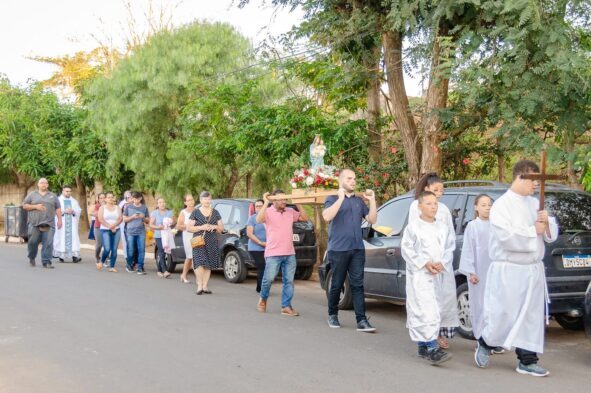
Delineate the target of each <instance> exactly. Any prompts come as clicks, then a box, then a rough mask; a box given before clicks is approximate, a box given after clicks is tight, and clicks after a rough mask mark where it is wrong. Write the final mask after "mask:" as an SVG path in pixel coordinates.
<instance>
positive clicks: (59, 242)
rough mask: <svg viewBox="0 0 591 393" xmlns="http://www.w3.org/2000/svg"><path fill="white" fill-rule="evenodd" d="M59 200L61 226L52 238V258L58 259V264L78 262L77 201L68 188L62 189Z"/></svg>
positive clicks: (78, 212) (78, 219)
mask: <svg viewBox="0 0 591 393" xmlns="http://www.w3.org/2000/svg"><path fill="white" fill-rule="evenodd" d="M59 200H60V204H61V206H62V222H63V225H62V227H61V228H60V229H56V231H55V236H54V237H53V257H54V258H59V260H60V262H63V261H64V259H72V261H73V262H79V261H80V260H81V258H80V235H79V234H78V225H79V223H80V214H81V213H82V209H81V208H80V204H78V201H77V200H76V199H74V198H72V188H71V187H70V186H64V187H63V188H62V195H60V197H59ZM56 228H57V227H56Z"/></svg>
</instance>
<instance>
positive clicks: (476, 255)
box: [459, 194, 505, 353]
mask: <svg viewBox="0 0 591 393" xmlns="http://www.w3.org/2000/svg"><path fill="white" fill-rule="evenodd" d="M492 204H493V200H492V198H491V197H490V196H488V195H486V194H480V195H478V196H477V197H476V199H475V200H474V214H475V216H476V217H475V219H474V220H472V221H470V222H469V223H468V225H467V226H466V230H465V231H464V244H463V246H462V256H461V258H460V268H459V271H460V273H462V274H463V275H465V276H466V277H467V278H468V294H469V298H470V321H471V322H472V332H473V334H474V338H475V339H476V340H478V339H479V338H480V336H481V335H482V326H483V313H482V305H483V303H484V288H485V285H486V274H487V272H488V267H489V266H490V263H491V259H490V256H489V255H488V242H489V238H490V221H489V220H488V218H489V215H490V209H491V207H492ZM503 352H505V350H504V349H503V348H502V347H495V348H493V350H492V353H503Z"/></svg>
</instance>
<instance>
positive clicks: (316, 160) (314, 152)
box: [310, 134, 326, 169]
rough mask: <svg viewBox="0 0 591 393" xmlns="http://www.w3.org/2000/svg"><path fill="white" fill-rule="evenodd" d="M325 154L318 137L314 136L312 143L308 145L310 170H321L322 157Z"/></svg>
mask: <svg viewBox="0 0 591 393" xmlns="http://www.w3.org/2000/svg"><path fill="white" fill-rule="evenodd" d="M325 154H326V146H325V145H324V141H323V140H322V138H321V137H320V134H316V136H315V137H314V142H312V144H311V145H310V165H311V168H312V169H318V168H322V167H323V166H324V155H325Z"/></svg>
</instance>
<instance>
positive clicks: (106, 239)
mask: <svg viewBox="0 0 591 393" xmlns="http://www.w3.org/2000/svg"><path fill="white" fill-rule="evenodd" d="M101 238H102V239H103V255H102V257H101V262H102V263H105V261H106V260H107V257H108V256H109V254H110V257H111V260H110V264H109V266H110V267H111V268H113V267H115V261H116V260H117V247H118V246H119V239H120V238H121V230H120V229H117V230H116V231H115V233H113V231H111V230H110V229H101Z"/></svg>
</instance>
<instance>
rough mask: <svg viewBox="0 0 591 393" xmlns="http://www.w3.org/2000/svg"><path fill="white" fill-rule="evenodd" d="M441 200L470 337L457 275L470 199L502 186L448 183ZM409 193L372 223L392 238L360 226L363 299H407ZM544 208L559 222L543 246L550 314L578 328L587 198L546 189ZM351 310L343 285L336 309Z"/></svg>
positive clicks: (323, 279)
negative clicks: (554, 236)
mask: <svg viewBox="0 0 591 393" xmlns="http://www.w3.org/2000/svg"><path fill="white" fill-rule="evenodd" d="M445 186H446V189H445V194H444V195H443V196H442V197H441V202H443V203H445V204H446V205H447V207H449V209H450V211H451V213H452V217H453V219H454V226H455V228H456V236H457V244H456V250H455V252H454V269H455V274H456V285H457V296H458V312H459V316H460V324H461V325H460V328H459V333H460V334H461V335H462V336H464V337H467V338H472V325H471V323H470V318H469V315H470V313H469V303H468V284H467V281H466V277H465V276H464V275H462V274H460V273H458V271H457V269H458V265H459V261H460V254H461V250H462V243H463V233H464V229H465V228H466V225H467V224H468V222H469V221H470V220H472V219H473V217H474V200H475V198H476V196H477V195H478V194H481V193H486V194H488V195H490V196H491V197H492V198H493V199H498V198H499V197H500V196H501V195H502V194H503V193H504V192H505V191H506V190H507V188H508V185H507V184H503V183H497V182H489V181H464V182H447V183H446V184H445ZM413 200H414V196H413V194H411V193H408V194H405V195H402V196H399V197H397V198H394V199H392V200H390V201H388V202H386V203H385V204H383V205H382V206H381V207H380V208H379V209H378V219H377V223H376V225H383V226H387V227H390V228H393V229H394V231H393V233H394V235H392V236H390V237H386V236H384V235H382V234H380V233H378V232H377V231H374V230H373V229H372V228H371V226H370V225H368V224H367V223H364V224H363V227H364V229H363V231H364V239H365V240H364V243H365V255H366V262H365V279H364V285H365V295H366V297H368V298H376V299H382V300H388V301H393V302H397V303H401V304H404V302H405V299H406V263H405V261H404V259H403V258H402V255H401V251H400V241H401V237H402V232H403V230H404V228H405V226H406V223H407V216H408V210H409V207H410V204H411V203H412V201H413ZM545 206H546V209H547V210H548V211H549V212H550V214H551V215H554V216H556V218H557V220H558V224H559V236H558V240H557V241H556V242H554V243H551V244H547V245H546V256H545V257H544V264H545V266H546V280H547V284H548V290H549V293H550V299H551V303H550V314H551V315H552V316H554V318H555V319H556V321H557V322H558V323H559V324H560V325H561V326H562V327H564V328H565V329H573V330H580V329H583V307H584V304H583V302H584V297H585V291H586V290H587V286H588V285H589V282H590V281H591V194H589V193H586V192H582V191H577V190H574V189H571V188H568V187H565V186H561V185H548V186H547V188H546V203H545ZM318 274H319V277H320V284H321V286H322V288H323V289H325V290H326V291H327V295H328V290H329V288H330V280H331V271H330V265H329V264H327V261H326V255H325V258H324V261H323V263H322V265H321V266H319V268H318ZM351 306H352V299H351V291H350V288H349V283H348V282H345V286H344V289H343V293H342V295H341V300H340V303H339V307H340V308H342V309H347V308H350V307H351Z"/></svg>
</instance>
